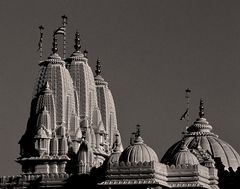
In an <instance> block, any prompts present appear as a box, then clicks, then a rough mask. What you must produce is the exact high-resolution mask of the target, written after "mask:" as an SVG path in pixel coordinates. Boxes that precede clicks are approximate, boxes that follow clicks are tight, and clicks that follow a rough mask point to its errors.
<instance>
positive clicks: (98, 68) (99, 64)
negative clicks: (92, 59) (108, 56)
mask: <svg viewBox="0 0 240 189" xmlns="http://www.w3.org/2000/svg"><path fill="white" fill-rule="evenodd" d="M95 73H96V75H97V76H98V75H100V73H101V61H100V59H99V58H98V59H97V65H96V70H95Z"/></svg>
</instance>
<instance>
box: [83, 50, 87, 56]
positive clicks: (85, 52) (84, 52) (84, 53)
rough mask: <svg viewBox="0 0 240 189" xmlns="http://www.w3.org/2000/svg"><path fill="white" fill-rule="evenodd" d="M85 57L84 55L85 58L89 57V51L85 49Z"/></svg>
mask: <svg viewBox="0 0 240 189" xmlns="http://www.w3.org/2000/svg"><path fill="white" fill-rule="evenodd" d="M83 55H84V57H85V58H87V57H88V51H87V49H85V50H84V51H83Z"/></svg>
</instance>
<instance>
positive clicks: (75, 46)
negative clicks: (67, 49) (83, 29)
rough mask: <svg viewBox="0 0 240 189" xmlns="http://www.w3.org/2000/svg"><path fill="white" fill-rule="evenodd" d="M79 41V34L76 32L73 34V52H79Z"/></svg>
mask: <svg viewBox="0 0 240 189" xmlns="http://www.w3.org/2000/svg"><path fill="white" fill-rule="evenodd" d="M80 41H81V39H80V34H79V32H78V31H77V32H76V34H75V45H74V48H75V50H76V51H77V52H79V51H80V49H81V44H80Z"/></svg>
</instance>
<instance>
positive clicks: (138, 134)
mask: <svg viewBox="0 0 240 189" xmlns="http://www.w3.org/2000/svg"><path fill="white" fill-rule="evenodd" d="M136 127H137V132H136V137H139V136H141V130H140V127H141V126H140V125H139V124H138V125H137V126H136Z"/></svg>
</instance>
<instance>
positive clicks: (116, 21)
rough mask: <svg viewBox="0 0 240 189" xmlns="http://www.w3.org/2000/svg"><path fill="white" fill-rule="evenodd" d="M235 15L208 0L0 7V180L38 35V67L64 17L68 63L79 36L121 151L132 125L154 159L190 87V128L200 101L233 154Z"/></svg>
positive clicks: (16, 131)
mask: <svg viewBox="0 0 240 189" xmlns="http://www.w3.org/2000/svg"><path fill="white" fill-rule="evenodd" d="M239 10H240V2H239V1H217V0H208V1H205V0H203V1H191V0H189V1H185V0H182V1H179V0H175V1H167V0H166V1H163V0H148V1H147V0H145V1H143V0H128V1H127V0H118V1H113V0H101V1H99V0H96V1H92V0H72V1H67V0H51V1H48V0H41V1H32V0H24V1H13V0H1V1H0V24H1V27H0V65H1V68H0V152H1V153H0V154H1V155H0V176H1V175H14V174H18V173H20V171H21V170H20V166H19V165H18V164H17V163H16V162H15V159H16V158H17V157H18V156H19V145H18V141H19V139H20V138H21V136H22V135H23V133H24V132H25V128H26V123H27V119H28V116H29V111H30V102H31V97H32V91H33V86H34V81H35V79H36V77H37V73H38V70H39V66H38V63H39V53H38V52H37V43H38V40H39V29H38V26H39V25H41V24H42V25H44V27H45V31H44V40H43V48H44V58H46V57H47V56H48V55H49V54H50V53H51V50H50V49H51V43H52V32H53V30H55V29H56V28H57V27H59V26H60V25H61V16H62V15H63V14H66V15H67V16H68V18H69V19H68V26H67V55H70V54H71V53H72V52H73V41H74V33H75V32H76V30H78V31H79V32H80V34H81V39H82V40H81V43H82V48H83V49H85V48H86V49H87V50H88V51H89V65H90V66H91V67H92V69H93V70H94V69H95V63H96V59H97V58H98V57H99V58H100V59H101V61H102V76H103V77H104V78H105V80H106V81H107V82H108V83H109V88H110V89H111V90H112V93H113V97H114V100H115V104H116V110H117V118H118V127H119V130H120V132H121V135H122V141H123V144H124V146H125V147H126V146H127V145H128V144H129V137H130V135H131V133H132V132H133V131H135V125H136V124H141V125H142V136H143V139H144V141H145V143H146V144H148V145H149V146H151V147H152V148H153V149H154V150H155V151H156V153H157V154H158V156H159V159H161V157H162V156H163V154H164V152H165V151H166V150H167V149H168V148H169V147H170V146H171V145H172V144H173V143H175V142H176V141H178V140H180V139H181V137H182V136H181V132H182V131H184V130H185V127H186V121H180V117H181V115H182V114H183V113H184V111H185V109H186V99H185V89H186V88H187V87H189V88H191V90H192V93H191V108H190V110H191V112H190V116H191V119H190V120H191V123H192V122H193V121H194V120H195V119H196V118H197V116H198V106H199V100H200V98H203V99H204V100H205V115H206V118H207V120H208V121H209V122H210V124H211V125H212V126H213V128H214V129H213V132H214V133H215V134H217V135H219V137H220V138H221V139H223V140H225V141H227V142H228V143H229V144H231V145H232V146H233V147H234V148H235V149H236V150H237V151H238V152H240V145H239V132H240V116H239V115H240V82H239V80H240V74H239V73H240V11H239ZM59 43H61V41H59ZM60 50H61V49H60ZM60 55H61V52H60Z"/></svg>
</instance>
